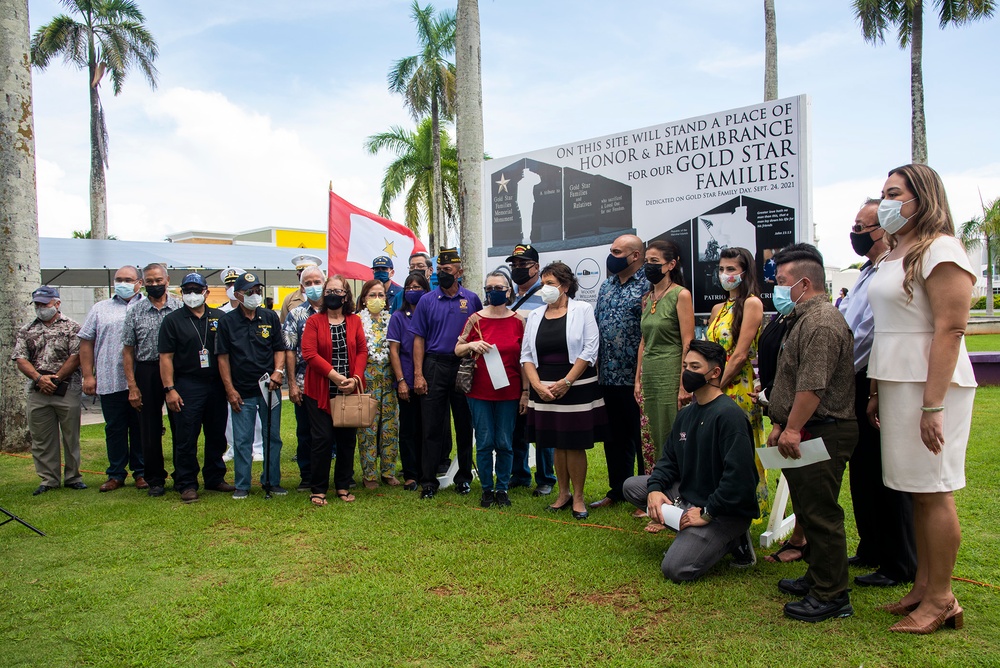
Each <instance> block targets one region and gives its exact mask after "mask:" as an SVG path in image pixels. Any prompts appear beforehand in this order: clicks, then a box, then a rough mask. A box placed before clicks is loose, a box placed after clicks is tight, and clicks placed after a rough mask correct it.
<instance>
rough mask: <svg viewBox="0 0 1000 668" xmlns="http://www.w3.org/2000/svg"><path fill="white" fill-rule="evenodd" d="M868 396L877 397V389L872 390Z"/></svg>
mask: <svg viewBox="0 0 1000 668" xmlns="http://www.w3.org/2000/svg"><path fill="white" fill-rule="evenodd" d="M868 396H869V397H877V396H878V390H875V391H874V392H871V393H870V394H869V395H868Z"/></svg>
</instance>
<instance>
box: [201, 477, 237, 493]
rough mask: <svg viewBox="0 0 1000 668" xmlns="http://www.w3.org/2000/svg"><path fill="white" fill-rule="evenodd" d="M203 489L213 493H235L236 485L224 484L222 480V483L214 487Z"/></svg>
mask: <svg viewBox="0 0 1000 668" xmlns="http://www.w3.org/2000/svg"><path fill="white" fill-rule="evenodd" d="M205 489H210V490H212V491H213V492H235V491H236V485H230V484H229V483H228V482H226V481H225V480H223V481H222V482H220V483H219V484H218V485H216V486H215V487H206V488H205Z"/></svg>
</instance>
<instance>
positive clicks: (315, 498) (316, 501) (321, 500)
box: [309, 494, 327, 506]
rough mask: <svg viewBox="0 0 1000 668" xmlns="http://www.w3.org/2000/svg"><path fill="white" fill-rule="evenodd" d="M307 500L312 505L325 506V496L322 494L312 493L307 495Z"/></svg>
mask: <svg viewBox="0 0 1000 668" xmlns="http://www.w3.org/2000/svg"><path fill="white" fill-rule="evenodd" d="M309 500H310V501H311V502H312V504H313V505H314V506H325V505H326V503H327V501H326V496H325V495H323V494H312V495H310V496H309Z"/></svg>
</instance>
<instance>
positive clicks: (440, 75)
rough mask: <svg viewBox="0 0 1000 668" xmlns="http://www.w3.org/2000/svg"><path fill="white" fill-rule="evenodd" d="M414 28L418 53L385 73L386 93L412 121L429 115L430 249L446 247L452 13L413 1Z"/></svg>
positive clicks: (452, 88) (452, 97)
mask: <svg viewBox="0 0 1000 668" xmlns="http://www.w3.org/2000/svg"><path fill="white" fill-rule="evenodd" d="M411 11H412V12H413V22H414V23H416V25H417V39H418V40H419V41H420V53H419V54H417V55H415V56H407V57H406V58H402V59H400V60H398V61H396V63H395V64H393V66H392V69H391V70H389V90H390V91H392V92H394V93H399V94H401V95H402V96H403V99H404V100H405V102H406V106H407V108H408V109H409V110H410V113H411V114H412V116H413V120H415V121H419V120H420V119H421V118H424V117H425V116H427V114H428V113H430V118H431V122H432V124H433V127H432V129H431V137H432V138H433V147H432V148H433V164H432V165H431V167H432V171H433V183H432V186H433V187H432V188H431V192H432V197H433V202H432V205H431V210H430V211H431V216H430V220H431V229H430V235H429V236H430V248H431V249H434V248H435V244H446V242H447V231H446V229H445V222H444V221H445V216H444V193H445V188H444V180H443V175H442V164H441V161H442V152H441V151H442V149H441V145H440V143H439V141H438V138H439V137H440V136H441V127H440V125H441V119H442V118H444V119H451V118H452V112H453V110H454V107H455V66H454V65H453V64H452V63H450V62H449V61H448V59H447V57H448V56H449V55H450V54H452V53H454V51H455V12H453V11H442V12H440V13H438V14H437V15H435V12H434V7H432V6H431V5H427V6H426V7H424V8H423V9H421V7H420V5H419V4H418V2H417V0H413V5H412V7H411Z"/></svg>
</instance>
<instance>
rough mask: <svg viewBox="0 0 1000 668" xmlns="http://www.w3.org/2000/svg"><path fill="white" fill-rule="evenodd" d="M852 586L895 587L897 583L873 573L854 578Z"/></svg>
mask: <svg viewBox="0 0 1000 668" xmlns="http://www.w3.org/2000/svg"><path fill="white" fill-rule="evenodd" d="M854 584H856V585H861V586H862V587H895V586H896V585H898V584H899V582H897V581H896V580H893V579H892V578H889V577H886V576H884V575H882V574H881V573H879V572H878V571H875V572H874V573H869V574H868V575H859V576H857V577H856V578H854Z"/></svg>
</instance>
